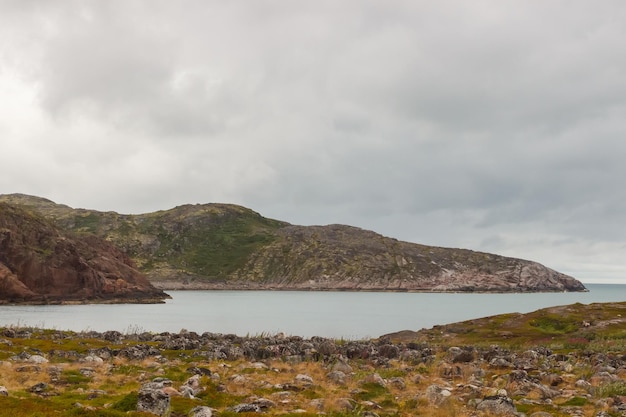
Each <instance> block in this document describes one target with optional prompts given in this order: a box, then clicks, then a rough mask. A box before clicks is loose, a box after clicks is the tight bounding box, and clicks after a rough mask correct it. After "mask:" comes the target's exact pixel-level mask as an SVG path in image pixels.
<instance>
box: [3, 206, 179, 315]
mask: <svg viewBox="0 0 626 417" xmlns="http://www.w3.org/2000/svg"><path fill="white" fill-rule="evenodd" d="M167 297H168V296H167V295H166V294H165V293H163V292H162V291H161V290H158V289H156V288H154V287H153V286H152V285H151V284H150V282H149V281H148V280H147V279H146V277H145V276H144V275H143V274H142V273H141V272H139V271H138V270H137V269H136V268H135V267H134V265H133V262H132V261H131V259H130V258H129V257H128V256H127V255H126V254H124V253H123V252H122V251H121V250H119V249H117V248H116V247H114V246H113V245H111V244H110V243H108V242H106V241H105V240H103V239H101V238H98V237H96V236H94V235H84V236H72V235H70V234H68V233H65V232H62V231H60V230H59V229H58V228H57V227H56V226H54V225H52V224H51V223H50V222H49V221H47V220H46V219H44V218H43V217H41V215H39V214H34V213H30V212H28V211H26V210H24V209H23V208H20V207H17V206H14V205H10V204H5V203H0V303H61V302H160V301H162V300H163V299H164V298H167Z"/></svg>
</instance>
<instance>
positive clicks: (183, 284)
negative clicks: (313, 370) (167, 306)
mask: <svg viewBox="0 0 626 417" xmlns="http://www.w3.org/2000/svg"><path fill="white" fill-rule="evenodd" d="M151 284H152V285H153V286H154V287H155V288H157V289H159V290H162V291H185V290H189V291H345V292H352V291H354V292H413V293H484V294H511V293H518V294H521V293H538V292H543V293H551V292H555V293H556V292H567V291H570V292H588V291H589V290H588V289H587V288H585V287H584V286H583V287H581V288H579V289H571V290H567V291H566V290H563V289H562V288H542V289H540V290H537V289H528V288H519V287H508V288H505V287H500V288H477V287H461V288H459V287H458V286H451V287H445V286H439V287H436V288H419V287H416V286H411V285H398V286H390V285H388V286H378V285H367V284H363V283H359V284H356V283H345V285H333V286H330V285H324V284H316V283H314V284H311V283H299V284H277V283H260V282H250V281H240V282H223V281H219V282H216V281H207V280H202V279H198V280H163V279H160V280H155V279H152V280H151Z"/></svg>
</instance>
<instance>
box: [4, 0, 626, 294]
mask: <svg viewBox="0 0 626 417" xmlns="http://www.w3.org/2000/svg"><path fill="white" fill-rule="evenodd" d="M625 50H626V3H625V2H623V1H621V0H605V1H602V2H590V1H586V0H584V1H582V0H567V1H556V0H544V1H540V2H539V1H536V2H534V1H527V0H523V1H516V0H511V1H502V0H487V1H485V0H474V1H471V2H469V1H447V0H441V1H439V0H438V1H421V0H406V1H403V0H379V1H371V0H342V1H336V0H332V1H327V0H317V1H300V0H255V1H240V0H232V1H214V0H202V1H201V0H198V1H194V0H181V1H160V0H144V1H141V0H108V1H90V0H83V1H71V0H68V1H63V2H51V1H47V0H2V1H0V194H7V193H24V194H31V195H36V196H40V197H45V198H49V199H51V200H53V201H55V202H57V203H62V204H67V205H69V206H72V207H75V208H90V209H96V210H106V211H109V210H111V211H116V212H119V213H145V212H151V211H156V210H162V209H169V208H172V207H175V206H177V205H181V204H188V203H211V202H221V203H235V204H240V205H243V206H246V207H249V208H251V209H253V210H255V211H257V212H259V213H260V214H262V215H264V216H266V217H270V218H275V219H280V220H285V221H288V222H290V223H293V224H300V225H312V224H333V223H342V224H349V225H353V226H357V227H361V228H364V229H368V230H374V231H376V232H378V233H381V234H383V235H386V236H390V237H394V238H397V239H400V240H405V241H410V242H416V243H423V244H428V245H436V246H445V247H460V248H467V249H473V250H478V251H486V252H492V253H497V254H501V255H507V256H513V257H518V258H524V259H531V260H534V261H538V262H541V263H543V264H544V265H546V266H549V267H551V268H554V269H556V270H558V271H560V272H564V273H567V274H569V275H572V276H574V277H576V278H578V279H579V280H581V281H583V282H586V283H623V284H626V256H624V254H625V252H626V237H625V234H624V232H625V231H626V187H625V186H624V179H625V178H626V163H624V159H625V158H626V140H625V139H626V54H625V53H624V51H625Z"/></svg>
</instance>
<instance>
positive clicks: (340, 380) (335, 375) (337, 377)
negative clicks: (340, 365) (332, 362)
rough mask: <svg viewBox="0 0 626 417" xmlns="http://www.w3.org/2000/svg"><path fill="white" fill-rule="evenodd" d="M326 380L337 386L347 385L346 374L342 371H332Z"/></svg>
mask: <svg viewBox="0 0 626 417" xmlns="http://www.w3.org/2000/svg"><path fill="white" fill-rule="evenodd" d="M326 378H327V379H328V380H329V381H332V382H334V383H335V384H339V385H344V384H345V383H346V374H344V373H343V372H341V371H331V372H329V373H327V374H326Z"/></svg>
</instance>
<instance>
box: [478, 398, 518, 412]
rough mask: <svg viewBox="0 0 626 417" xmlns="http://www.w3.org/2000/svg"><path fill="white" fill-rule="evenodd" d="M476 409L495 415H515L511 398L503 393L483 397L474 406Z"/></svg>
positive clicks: (515, 410)
mask: <svg viewBox="0 0 626 417" xmlns="http://www.w3.org/2000/svg"><path fill="white" fill-rule="evenodd" d="M476 409H477V410H478V411H483V412H486V413H490V414H492V415H496V416H515V415H517V409H516V408H515V405H514V404H513V400H512V399H511V398H509V397H507V396H504V395H495V396H491V397H485V398H484V399H483V400H482V401H481V402H480V403H478V405H477V406H476Z"/></svg>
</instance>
